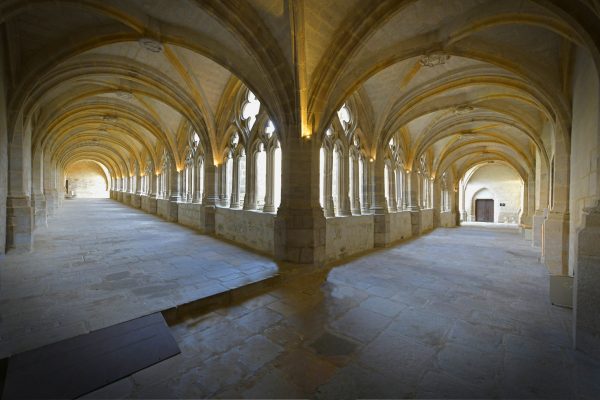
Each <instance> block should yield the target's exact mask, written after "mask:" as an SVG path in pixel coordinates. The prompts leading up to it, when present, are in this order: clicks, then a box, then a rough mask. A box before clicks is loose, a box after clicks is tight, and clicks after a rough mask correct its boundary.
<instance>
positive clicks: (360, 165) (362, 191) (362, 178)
mask: <svg viewBox="0 0 600 400" xmlns="http://www.w3.org/2000/svg"><path fill="white" fill-rule="evenodd" d="M364 163H365V159H364V158H363V157H361V158H360V159H359V160H358V182H359V185H360V188H359V191H358V196H359V199H360V204H365V188H364V182H365V164H364Z"/></svg>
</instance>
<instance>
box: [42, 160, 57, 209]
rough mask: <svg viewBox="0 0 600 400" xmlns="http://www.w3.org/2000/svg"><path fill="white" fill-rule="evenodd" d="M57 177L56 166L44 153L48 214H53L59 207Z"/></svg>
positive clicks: (45, 194)
mask: <svg viewBox="0 0 600 400" xmlns="http://www.w3.org/2000/svg"><path fill="white" fill-rule="evenodd" d="M57 179H58V178H57V173H56V166H55V165H53V164H52V163H51V162H50V157H48V156H47V155H46V154H44V196H45V197H46V211H47V215H48V216H53V215H54V214H55V212H56V210H57V209H58V204H59V203H58V182H57Z"/></svg>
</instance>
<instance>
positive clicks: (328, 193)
mask: <svg viewBox="0 0 600 400" xmlns="http://www.w3.org/2000/svg"><path fill="white" fill-rule="evenodd" d="M334 151H335V150H331V151H330V150H329V149H327V148H326V149H325V190H324V193H325V216H326V217H335V204H334V203H333V193H332V189H333V152H334Z"/></svg>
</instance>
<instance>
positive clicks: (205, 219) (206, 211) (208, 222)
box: [201, 205, 217, 233]
mask: <svg viewBox="0 0 600 400" xmlns="http://www.w3.org/2000/svg"><path fill="white" fill-rule="evenodd" d="M216 215H217V207H216V206H214V205H203V206H202V211H201V225H202V232H203V233H215V227H216V222H215V220H216Z"/></svg>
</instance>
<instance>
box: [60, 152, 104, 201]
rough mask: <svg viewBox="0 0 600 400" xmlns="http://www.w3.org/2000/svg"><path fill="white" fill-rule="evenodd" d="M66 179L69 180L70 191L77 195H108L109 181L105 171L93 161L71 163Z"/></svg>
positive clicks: (89, 196)
mask: <svg viewBox="0 0 600 400" xmlns="http://www.w3.org/2000/svg"><path fill="white" fill-rule="evenodd" d="M65 179H67V180H68V181H69V192H70V193H74V194H75V196H77V197H81V198H107V197H108V182H107V179H106V176H105V175H104V171H102V168H100V166H99V165H98V164H96V163H94V162H92V161H79V162H76V163H74V164H72V165H70V166H69V168H68V169H67V171H66V173H65Z"/></svg>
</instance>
